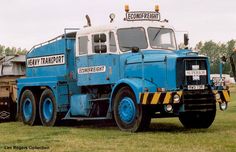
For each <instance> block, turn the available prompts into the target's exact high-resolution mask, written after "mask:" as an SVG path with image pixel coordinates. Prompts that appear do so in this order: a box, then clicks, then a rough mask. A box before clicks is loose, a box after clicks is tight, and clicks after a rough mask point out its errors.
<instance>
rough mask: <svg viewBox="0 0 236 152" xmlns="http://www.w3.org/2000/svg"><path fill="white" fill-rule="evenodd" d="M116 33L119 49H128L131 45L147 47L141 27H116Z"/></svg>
mask: <svg viewBox="0 0 236 152" xmlns="http://www.w3.org/2000/svg"><path fill="white" fill-rule="evenodd" d="M117 35H118V41H119V46H120V50H121V51H124V52H125V51H129V50H131V48H132V47H138V48H139V49H146V48H147V47H148V43H147V39H146V34H145V29H144V28H142V27H136V28H124V29H118V30H117Z"/></svg>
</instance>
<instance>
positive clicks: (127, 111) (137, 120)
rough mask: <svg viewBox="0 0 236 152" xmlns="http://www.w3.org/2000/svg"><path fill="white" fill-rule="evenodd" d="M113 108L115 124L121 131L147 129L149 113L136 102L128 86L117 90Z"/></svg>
mask: <svg viewBox="0 0 236 152" xmlns="http://www.w3.org/2000/svg"><path fill="white" fill-rule="evenodd" d="M113 108H114V109H113V112H114V118H115V121H116V124H117V126H118V127H119V128H120V129H121V130H122V131H131V132H137V131H141V130H144V129H147V128H148V127H149V125H150V122H151V117H150V115H149V114H148V113H147V111H146V110H144V109H143V108H142V106H141V105H139V104H137V102H136V98H135V95H134V93H133V92H132V91H131V89H130V88H129V87H123V88H121V89H120V90H119V91H118V92H117V94H116V96H115V98H114V107H113Z"/></svg>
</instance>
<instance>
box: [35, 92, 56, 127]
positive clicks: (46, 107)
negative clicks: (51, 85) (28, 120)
mask: <svg viewBox="0 0 236 152" xmlns="http://www.w3.org/2000/svg"><path fill="white" fill-rule="evenodd" d="M39 115H40V119H41V122H42V124H43V125H44V126H54V125H55V123H56V120H57V108H56V100H55V97H54V94H53V92H52V91H51V90H50V89H46V90H44V91H43V93H42V95H41V97H40V102H39Z"/></svg>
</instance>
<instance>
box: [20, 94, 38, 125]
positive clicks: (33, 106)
mask: <svg viewBox="0 0 236 152" xmlns="http://www.w3.org/2000/svg"><path fill="white" fill-rule="evenodd" d="M20 109H21V117H22V121H23V123H24V124H28V125H31V126H33V125H35V124H36V122H37V119H38V108H37V98H36V97H35V96H34V94H33V93H32V92H31V91H30V90H25V91H24V92H23V94H22V96H21V100H20Z"/></svg>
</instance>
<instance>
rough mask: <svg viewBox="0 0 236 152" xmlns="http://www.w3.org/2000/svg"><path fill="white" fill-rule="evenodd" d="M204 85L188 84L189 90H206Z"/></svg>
mask: <svg viewBox="0 0 236 152" xmlns="http://www.w3.org/2000/svg"><path fill="white" fill-rule="evenodd" d="M204 89H205V86H204V85H188V90H204Z"/></svg>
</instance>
